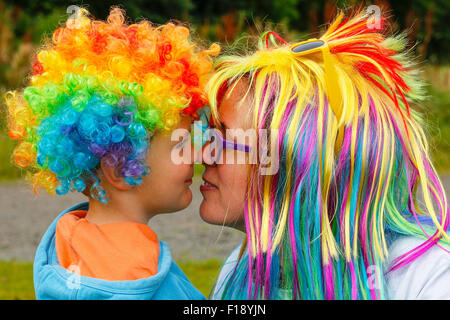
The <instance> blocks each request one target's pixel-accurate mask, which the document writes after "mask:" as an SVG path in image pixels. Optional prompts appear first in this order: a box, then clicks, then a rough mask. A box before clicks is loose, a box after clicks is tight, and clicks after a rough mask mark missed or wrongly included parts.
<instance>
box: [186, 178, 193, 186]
mask: <svg viewBox="0 0 450 320" xmlns="http://www.w3.org/2000/svg"><path fill="white" fill-rule="evenodd" d="M184 183H187V184H188V185H191V184H192V179H188V180H186V181H185V182H184Z"/></svg>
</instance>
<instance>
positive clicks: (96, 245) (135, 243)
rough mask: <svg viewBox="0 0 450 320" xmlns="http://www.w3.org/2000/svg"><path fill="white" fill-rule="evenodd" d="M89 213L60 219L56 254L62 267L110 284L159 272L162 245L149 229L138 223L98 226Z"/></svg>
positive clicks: (70, 214) (79, 212) (75, 213)
mask: <svg viewBox="0 0 450 320" xmlns="http://www.w3.org/2000/svg"><path fill="white" fill-rule="evenodd" d="M86 214H87V211H85V210H79V211H71V212H68V213H67V214H65V215H64V216H63V217H61V218H60V219H59V220H58V223H57V225H56V236H55V241H56V253H57V255H58V260H59V264H60V265H61V266H62V267H64V268H66V269H70V270H71V271H74V270H76V271H79V272H80V275H82V276H87V277H93V278H97V279H104V280H110V281H118V280H137V279H141V278H148V277H150V276H152V275H154V274H156V273H157V272H158V257H159V242H158V237H157V236H156V233H155V232H154V231H153V230H152V229H150V227H149V226H147V225H145V224H141V223H136V222H114V223H106V224H102V225H96V224H94V223H91V222H89V221H87V220H86V219H85V216H86ZM74 266H75V268H74Z"/></svg>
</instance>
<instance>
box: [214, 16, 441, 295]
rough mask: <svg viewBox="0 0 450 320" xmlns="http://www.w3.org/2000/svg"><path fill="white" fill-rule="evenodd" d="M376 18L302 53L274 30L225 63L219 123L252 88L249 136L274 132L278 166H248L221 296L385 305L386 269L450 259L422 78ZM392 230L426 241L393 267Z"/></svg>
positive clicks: (355, 20) (401, 39) (348, 22)
mask: <svg viewBox="0 0 450 320" xmlns="http://www.w3.org/2000/svg"><path fill="white" fill-rule="evenodd" d="M371 19H372V17H370V16H369V15H368V14H366V13H364V12H356V13H355V14H353V15H351V16H349V17H345V15H344V14H342V13H341V14H339V15H338V16H337V18H336V19H335V21H334V22H333V23H331V25H330V26H329V27H328V30H327V31H326V32H325V34H323V36H322V37H321V38H320V39H312V40H310V41H306V42H303V43H299V44H295V45H289V44H288V43H286V42H284V41H283V40H282V39H281V38H279V37H278V36H277V35H276V34H274V33H273V32H268V33H265V34H264V35H263V37H262V39H261V41H260V43H259V49H258V50H257V51H256V52H254V53H252V54H250V55H247V56H224V57H221V58H219V59H218V61H217V68H216V73H215V75H214V76H213V77H212V78H211V79H210V82H209V83H208V85H207V92H208V96H209V101H210V105H211V110H212V116H213V119H214V120H215V121H217V119H218V117H219V115H218V100H219V102H220V99H221V97H220V96H221V93H223V92H224V91H225V90H224V88H228V91H226V92H227V95H230V94H233V93H232V92H233V88H234V85H236V83H237V82H238V81H246V82H248V83H249V86H248V91H247V93H246V95H245V96H244V97H243V98H242V99H243V100H242V101H244V99H246V98H247V97H251V98H250V99H248V100H246V101H250V102H247V105H248V104H250V106H249V109H250V111H251V112H252V113H253V116H252V121H253V128H254V129H272V130H278V142H279V143H278V145H279V146H278V150H272V151H271V152H277V153H278V158H279V159H280V164H279V171H278V172H277V173H276V174H275V175H264V176H262V175H260V174H259V173H258V165H250V171H249V179H248V180H249V181H250V182H249V185H248V193H247V199H248V201H247V203H246V204H245V223H246V232H247V237H246V243H245V246H246V249H247V250H242V251H241V253H242V254H241V256H240V259H239V262H238V264H237V266H236V268H235V269H234V271H233V272H232V273H230V274H229V276H228V278H227V280H226V281H225V282H224V287H223V288H219V289H223V298H224V299H230V298H231V299H384V298H386V288H385V272H389V271H393V270H396V269H398V268H401V267H402V266H405V265H406V264H408V263H410V262H411V261H414V260H415V259H416V258H417V257H419V256H421V255H422V254H424V253H425V252H426V251H427V250H429V249H430V248H432V247H433V246H439V247H440V248H442V249H443V250H446V251H447V252H448V248H449V236H448V234H447V233H446V232H447V231H448V228H449V223H450V215H449V208H448V203H447V199H446V195H445V191H444V188H443V186H442V183H441V181H440V180H439V177H438V175H437V173H436V171H435V169H434V167H433V164H432V163H431V161H430V157H429V147H428V144H427V139H426V137H425V134H424V132H423V130H422V127H421V126H422V125H423V120H422V118H421V115H420V113H419V112H418V111H416V110H414V108H412V105H413V104H414V103H417V102H420V101H421V100H423V99H424V92H423V89H422V87H423V83H422V82H421V80H420V78H419V71H418V68H417V66H416V64H414V63H413V60H412V59H411V57H410V54H409V52H408V51H407V50H406V49H405V48H406V44H407V43H406V38H405V36H404V35H389V34H386V33H387V32H386V31H387V30H388V29H389V26H386V24H385V23H384V21H383V17H381V21H380V27H379V28H377V29H375V28H373V26H374V25H375V24H374V23H373V20H371ZM275 37H277V38H278V40H280V41H281V42H283V43H282V44H281V45H277V42H276V41H275ZM264 40H265V41H264ZM269 40H271V42H272V45H271V46H270V45H269ZM225 97H226V96H225ZM241 105H244V104H241ZM258 131H260V130H258ZM419 189H421V191H422V194H423V201H420V200H419V198H418V190H419ZM394 235H409V236H414V237H419V238H422V239H423V240H424V242H423V244H421V245H420V246H418V247H417V248H415V249H413V250H411V251H409V252H407V253H405V254H404V255H402V256H400V257H398V259H396V260H395V261H394V263H393V264H392V265H391V266H390V269H389V270H386V261H387V257H388V247H389V244H390V239H393V238H394Z"/></svg>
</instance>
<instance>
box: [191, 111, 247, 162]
mask: <svg viewBox="0 0 450 320" xmlns="http://www.w3.org/2000/svg"><path fill="white" fill-rule="evenodd" d="M208 111H209V109H208V108H203V110H201V112H200V117H199V118H200V119H199V120H200V121H201V122H195V123H194V126H197V128H199V129H200V130H201V132H202V135H203V136H204V135H205V133H209V137H208V140H206V141H205V140H203V139H202V141H201V142H200V141H198V140H196V142H197V143H200V144H201V145H202V148H203V149H204V148H205V147H209V148H210V157H211V161H212V163H216V162H217V161H218V160H219V159H220V157H221V155H222V150H223V149H232V150H237V151H243V152H250V151H251V147H250V146H248V145H246V144H241V143H237V142H234V141H230V140H227V139H225V138H224V137H223V135H222V133H221V132H220V131H219V130H217V129H216V128H215V127H214V126H213V125H212V122H211V119H210V115H209V112H208ZM208 129H209V130H208ZM194 139H195V138H194ZM216 139H217V140H216ZM212 143H214V144H215V148H212V147H211V144H212ZM213 151H217V152H215V154H213Z"/></svg>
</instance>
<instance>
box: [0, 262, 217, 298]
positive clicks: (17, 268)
mask: <svg viewBox="0 0 450 320" xmlns="http://www.w3.org/2000/svg"><path fill="white" fill-rule="evenodd" d="M221 264H222V263H221V261H219V260H206V261H201V262H191V261H186V262H180V263H178V265H179V266H180V268H181V269H182V270H183V271H184V273H185V274H186V276H187V277H188V278H189V280H191V282H192V284H193V285H194V286H195V287H196V288H197V289H198V290H200V291H201V292H202V293H203V294H204V295H205V296H206V297H208V295H209V292H210V290H211V288H212V286H213V285H214V283H215V281H216V278H217V275H218V272H219V268H220V266H221ZM33 299H35V295H34V286H33V264H32V263H31V262H19V261H0V300H33Z"/></svg>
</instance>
